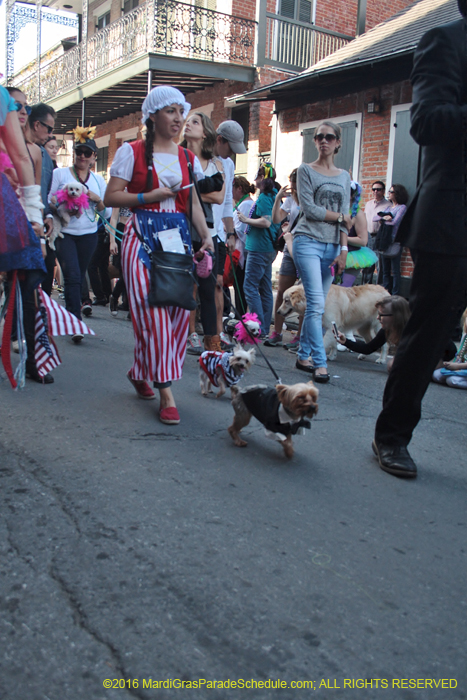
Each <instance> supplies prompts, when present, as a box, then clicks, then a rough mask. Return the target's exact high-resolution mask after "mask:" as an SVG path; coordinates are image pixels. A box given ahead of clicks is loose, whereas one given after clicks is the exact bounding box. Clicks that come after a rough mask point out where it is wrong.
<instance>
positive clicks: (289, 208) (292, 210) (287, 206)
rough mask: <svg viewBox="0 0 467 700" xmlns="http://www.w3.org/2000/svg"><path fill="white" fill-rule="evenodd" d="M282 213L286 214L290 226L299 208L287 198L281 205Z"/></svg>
mask: <svg viewBox="0 0 467 700" xmlns="http://www.w3.org/2000/svg"><path fill="white" fill-rule="evenodd" d="M281 209H282V211H285V212H286V213H287V214H288V219H289V223H290V225H291V226H292V224H293V222H294V221H295V219H296V218H297V216H298V214H299V212H300V207H299V205H298V204H297V202H296V201H295V199H294V198H293V197H287V198H286V199H284V201H283V202H282V204H281Z"/></svg>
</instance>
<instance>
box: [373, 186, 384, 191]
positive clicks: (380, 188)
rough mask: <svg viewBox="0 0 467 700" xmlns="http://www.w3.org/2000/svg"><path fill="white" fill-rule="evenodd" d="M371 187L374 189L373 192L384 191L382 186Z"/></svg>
mask: <svg viewBox="0 0 467 700" xmlns="http://www.w3.org/2000/svg"><path fill="white" fill-rule="evenodd" d="M371 189H372V190H373V192H382V191H383V188H382V187H372V188H371Z"/></svg>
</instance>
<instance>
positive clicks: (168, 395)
mask: <svg viewBox="0 0 467 700" xmlns="http://www.w3.org/2000/svg"><path fill="white" fill-rule="evenodd" d="M159 395H160V407H161V408H170V407H172V406H173V407H174V408H176V404H175V399H174V395H173V394H172V389H171V388H170V387H166V388H165V389H159Z"/></svg>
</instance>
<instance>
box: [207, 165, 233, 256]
mask: <svg viewBox="0 0 467 700" xmlns="http://www.w3.org/2000/svg"><path fill="white" fill-rule="evenodd" d="M219 160H220V161H221V163H222V166H223V168H224V183H225V195H224V201H223V203H222V204H213V205H212V213H213V215H214V230H213V233H212V235H213V236H218V237H219V239H220V240H221V241H223V242H225V230H224V224H223V221H222V219H225V218H228V217H230V218H233V201H232V183H233V179H234V173H235V166H234V164H233V160H232V159H231V158H219Z"/></svg>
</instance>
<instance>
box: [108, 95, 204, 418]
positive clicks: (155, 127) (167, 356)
mask: <svg viewBox="0 0 467 700" xmlns="http://www.w3.org/2000/svg"><path fill="white" fill-rule="evenodd" d="M189 110H190V105H189V104H188V103H187V102H186V101H185V98H184V96H183V95H182V93H181V92H180V91H179V90H177V89H176V88H173V87H169V86H168V85H159V86H157V87H155V88H153V89H152V90H151V92H150V93H149V95H148V96H147V97H146V99H145V100H144V102H143V105H142V113H143V118H142V122H143V124H144V126H145V127H146V137H145V139H144V141H142V140H138V141H134V142H133V143H131V144H129V143H125V144H123V146H121V147H120V148H119V149H118V151H117V153H116V155H115V158H114V160H113V163H112V167H111V169H110V180H109V184H108V187H107V193H106V197H105V200H106V204H108V205H109V206H112V207H130V209H131V210H132V215H131V218H130V219H129V221H128V223H127V225H126V229H125V235H124V237H123V242H122V267H123V272H124V277H125V283H126V285H127V291H128V301H129V304H130V311H131V319H132V322H133V332H134V336H135V354H134V362H133V366H132V367H131V369H130V370H129V372H128V374H127V377H128V379H129V381H130V382H131V384H132V385H133V386H134V388H135V390H136V393H137V394H138V396H139V397H140V398H141V399H145V400H151V399H154V398H155V396H154V392H153V390H152V389H151V387H150V386H149V384H148V382H153V383H154V387H155V388H156V389H158V391H159V395H160V405H159V420H160V421H161V422H162V423H165V424H167V425H176V424H178V423H180V416H179V413H178V410H177V407H176V405H175V398H174V396H173V394H172V389H171V385H172V381H174V380H177V379H180V378H181V376H182V368H183V362H184V360H185V353H186V342H187V337H188V323H189V318H190V312H189V311H187V310H186V309H182V308H179V307H177V306H164V307H152V306H149V303H148V293H149V285H150V272H151V253H152V251H154V250H160V245H161V244H160V239H159V234H160V232H161V231H162V230H163V229H164V228H169V229H173V228H177V229H178V231H179V233H180V237H181V239H182V243H183V245H184V248H185V250H187V251H189V252H190V253H191V252H192V245H191V237H190V233H189V224H188V220H187V216H188V217H190V218H191V219H192V221H193V225H194V226H195V228H196V231H197V232H198V235H199V236H200V238H201V242H202V245H201V248H200V253H203V252H204V251H205V250H208V251H211V252H213V251H214V246H213V242H212V238H211V234H210V232H209V229H208V227H207V225H206V219H205V217H204V214H203V210H202V209H201V204H200V202H199V200H198V199H197V197H196V192H193V193H192V197H191V207H190V197H189V190H190V188H192V182H190V180H191V177H190V172H189V170H190V169H192V171H193V174H194V176H195V177H197V176H198V175H200V176H202V174H203V170H202V168H201V165H200V163H199V161H198V159H197V158H196V157H195V156H194V154H193V153H191V152H190V151H188V150H185V149H183V148H182V147H181V146H177V142H178V139H179V137H180V134H181V131H182V128H183V124H184V121H185V119H186V117H187V115H188V112H189ZM201 257H202V256H201Z"/></svg>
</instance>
